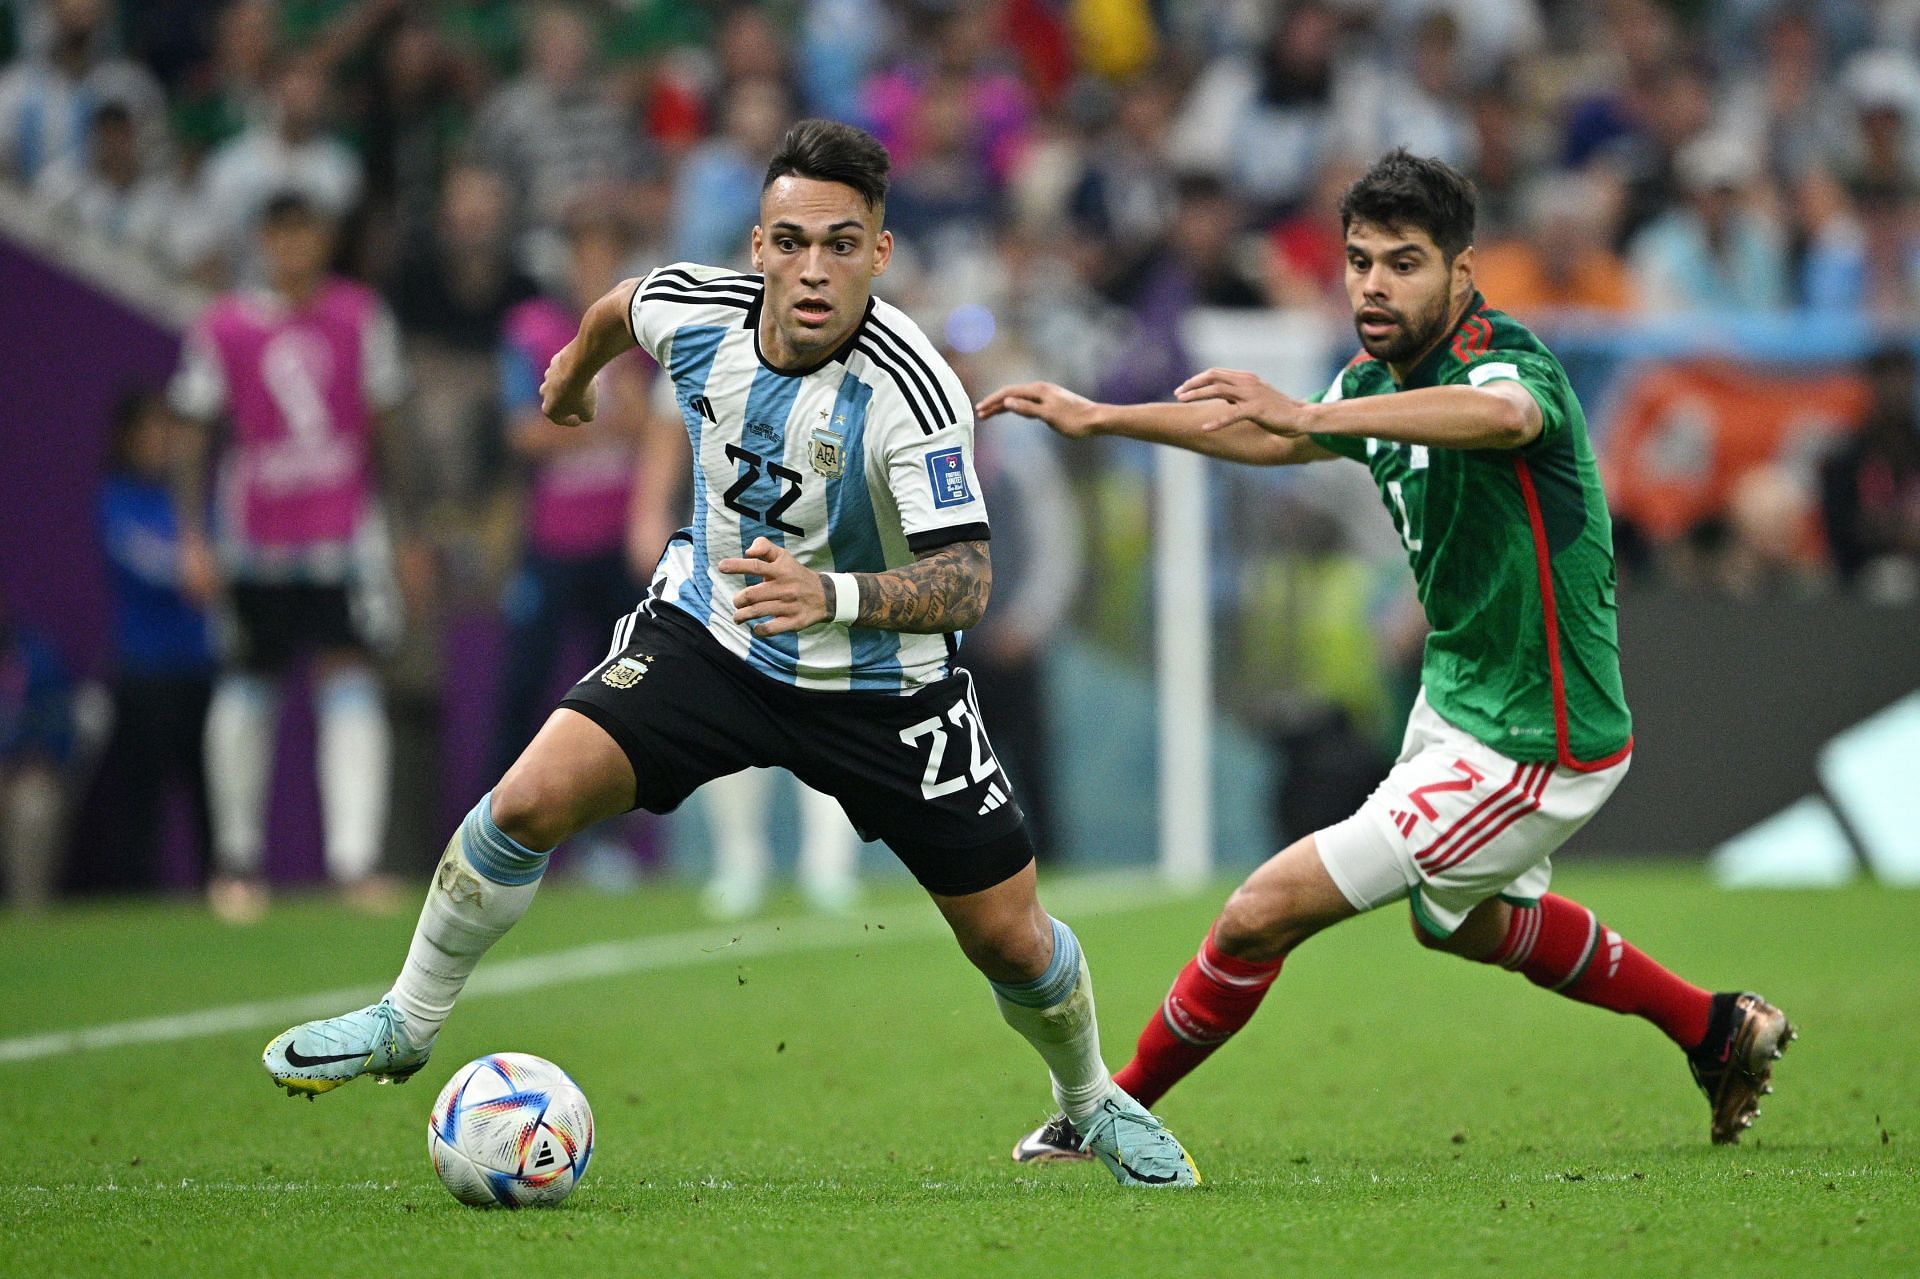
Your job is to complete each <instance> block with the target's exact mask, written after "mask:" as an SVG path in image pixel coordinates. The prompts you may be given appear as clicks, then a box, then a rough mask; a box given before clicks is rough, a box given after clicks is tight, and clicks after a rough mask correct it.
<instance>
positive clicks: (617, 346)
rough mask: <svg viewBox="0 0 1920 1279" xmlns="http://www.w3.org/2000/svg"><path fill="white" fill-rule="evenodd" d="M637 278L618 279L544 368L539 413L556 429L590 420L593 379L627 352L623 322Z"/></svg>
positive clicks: (627, 329)
mask: <svg viewBox="0 0 1920 1279" xmlns="http://www.w3.org/2000/svg"><path fill="white" fill-rule="evenodd" d="M639 287H640V281H639V279H638V278H635V279H631V280H622V281H621V282H620V283H618V284H616V285H614V286H613V288H612V289H610V290H608V291H607V294H606V296H605V297H602V298H601V299H600V300H599V301H598V302H595V303H594V304H593V305H592V306H590V307H588V308H587V313H586V315H585V316H584V317H582V319H581V321H580V331H579V332H578V333H576V334H574V335H573V341H571V342H569V343H567V344H566V345H565V346H563V347H561V348H560V349H559V351H557V352H556V353H555V354H554V357H553V359H552V360H550V361H549V362H548V363H547V376H546V378H545V380H543V381H542V382H541V383H540V411H541V412H542V413H544V414H546V415H547V419H548V420H549V421H551V422H554V423H556V424H558V425H560V426H579V425H580V424H581V423H583V422H591V421H593V413H594V408H595V404H596V401H597V398H598V397H597V396H596V395H595V393H594V384H593V379H594V378H595V376H597V375H598V374H599V372H600V370H601V369H603V368H605V367H606V366H607V364H608V363H609V362H610V361H612V360H613V359H614V358H615V357H616V356H619V355H623V354H625V353H626V352H628V351H631V350H632V349H633V348H634V347H636V346H638V345H639V343H637V342H635V341H634V338H633V328H632V326H631V325H630V324H629V323H628V321H627V314H628V309H629V308H630V307H632V305H633V293H634V290H635V289H637V288H639Z"/></svg>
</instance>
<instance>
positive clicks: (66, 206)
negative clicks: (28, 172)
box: [33, 101, 193, 272]
mask: <svg viewBox="0 0 1920 1279" xmlns="http://www.w3.org/2000/svg"><path fill="white" fill-rule="evenodd" d="M33 193H34V198H35V199H37V200H39V201H40V203H41V204H43V205H45V206H46V207H47V208H48V209H49V210H51V211H52V212H53V213H54V214H55V215H56V216H59V217H61V218H65V219H67V220H68V221H70V222H72V223H74V224H75V225H77V226H80V227H83V228H84V229H86V230H87V231H89V232H91V233H92V234H94V235H97V236H99V237H101V238H102V239H104V240H106V241H107V242H108V243H110V244H118V245H124V246H126V247H127V248H129V249H132V250H134V251H135V252H137V253H140V254H143V255H145V256H146V257H147V258H149V259H150V260H152V261H153V262H154V263H156V264H157V265H159V266H161V267H162V268H164V269H166V270H168V271H172V272H182V271H185V270H186V269H187V268H189V267H190V266H192V264H193V262H192V257H193V255H192V246H191V245H190V243H189V242H188V240H187V237H186V235H185V231H186V226H185V222H186V217H185V215H186V203H185V197H184V196H183V194H182V193H181V191H180V189H179V187H178V186H176V185H175V183H174V181H173V177H172V175H171V174H170V173H168V172H167V171H166V170H165V169H164V168H162V167H159V166H153V165H149V164H148V163H147V161H146V158H145V157H144V156H143V155H142V153H141V151H140V144H139V140H138V138H137V136H136V130H135V125H134V119H133V113H132V111H131V110H129V109H128V107H127V105H126V104H125V103H123V102H114V101H108V102H104V103H102V104H101V105H100V107H99V109H98V110H96V111H95V112H94V114H93V136H92V138H91V140H90V141H89V143H88V148H87V153H86V154H83V155H79V156H63V157H61V158H60V159H58V160H55V161H54V162H53V163H51V164H49V165H47V166H46V167H45V168H44V169H42V170H41V171H40V177H39V179H38V180H37V181H36V182H35V183H34V189H33Z"/></svg>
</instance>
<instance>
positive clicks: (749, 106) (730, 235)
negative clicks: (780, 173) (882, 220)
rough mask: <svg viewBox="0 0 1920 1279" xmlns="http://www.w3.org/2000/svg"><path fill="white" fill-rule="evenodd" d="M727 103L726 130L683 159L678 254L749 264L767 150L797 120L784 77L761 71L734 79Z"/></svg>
mask: <svg viewBox="0 0 1920 1279" xmlns="http://www.w3.org/2000/svg"><path fill="white" fill-rule="evenodd" d="M722 111H723V113H724V119H723V125H722V131H721V133H720V134H719V135H718V136H716V137H713V138H711V139H709V140H707V141H705V142H702V143H701V144H700V145H699V146H697V147H695V148H694V149H693V150H692V151H690V152H689V153H688V154H687V157H686V159H685V161H683V162H682V164H681V166H680V179H679V182H678V183H677V185H676V191H675V195H674V208H673V241H672V243H673V251H672V257H673V259H674V260H676V261H680V262H704V263H707V264H709V265H715V266H719V265H725V264H727V263H739V264H742V265H744V264H745V262H746V260H747V254H748V250H749V247H750V243H749V242H750V240H751V236H752V231H753V227H754V224H755V223H757V222H758V221H759V220H760V184H761V182H762V180H763V179H764V178H765V177H766V171H767V157H768V156H769V155H771V154H773V151H774V149H775V148H776V147H777V146H778V145H779V143H780V136H781V134H783V133H784V132H786V128H787V125H788V124H789V123H790V122H791V120H790V116H791V114H792V106H791V104H790V103H789V102H788V99H787V93H786V90H785V89H784V88H782V87H781V85H780V83H779V81H777V80H770V79H765V78H761V79H754V80H746V81H742V82H741V83H739V84H737V85H735V86H734V89H733V91H732V92H731V93H729V94H728V95H727V98H726V100H725V102H724V104H723V106H722ZM888 212H889V214H891V213H892V212H893V210H892V209H891V208H890V209H889V210H888ZM888 221H889V222H895V221H897V219H896V218H893V217H889V219H888Z"/></svg>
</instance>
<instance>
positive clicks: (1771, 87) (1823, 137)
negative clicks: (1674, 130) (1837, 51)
mask: <svg viewBox="0 0 1920 1279" xmlns="http://www.w3.org/2000/svg"><path fill="white" fill-rule="evenodd" d="M1831 68H1832V63H1831V60H1830V59H1829V57H1828V54H1827V49H1826V46H1825V42H1824V40H1823V38H1822V35H1821V31H1820V27H1819V24H1818V22H1817V21H1816V19H1815V18H1814V16H1813V15H1812V14H1811V13H1809V12H1807V11H1805V10H1803V9H1801V8H1800V7H1798V6H1792V5H1783V6H1781V7H1780V8H1779V9H1778V10H1777V11H1776V12H1775V13H1774V14H1773V15H1772V16H1771V18H1770V19H1769V20H1768V22H1767V24H1766V29H1765V56H1764V61H1763V62H1762V64H1761V65H1760V66H1759V67H1757V68H1755V69H1753V70H1751V71H1749V72H1747V73H1746V74H1744V75H1742V76H1738V77H1728V79H1729V80H1730V81H1731V83H1729V84H1727V85H1726V86H1725V90H1724V95H1723V97H1722V100H1721V104H1720V110H1719V116H1718V120H1717V122H1716V127H1715V132H1716V133H1723V134H1726V135H1727V136H1730V137H1733V138H1736V139H1738V140H1739V143H1740V145H1742V146H1743V147H1745V148H1746V149H1747V151H1748V152H1749V153H1751V154H1753V155H1756V156H1758V157H1760V162H1761V167H1762V168H1763V169H1764V171H1765V172H1766V173H1767V174H1768V175H1769V176H1771V177H1772V178H1773V179H1774V180H1776V181H1779V182H1784V183H1792V182H1797V181H1798V180H1800V179H1801V178H1804V177H1805V176H1806V175H1807V174H1808V173H1810V172H1812V171H1813V170H1814V169H1815V168H1817V167H1819V166H1820V165H1822V164H1825V163H1829V162H1830V161H1831V159H1832V158H1833V157H1835V156H1838V155H1843V154H1845V152H1846V150H1847V148H1848V147H1849V145H1850V144H1851V142H1852V140H1853V135H1854V125H1853V118H1852V113H1851V111H1850V110H1849V104H1848V103H1847V101H1846V98H1845V95H1844V94H1842V93H1841V91H1840V90H1839V88H1838V87H1837V86H1836V85H1835V83H1834V81H1833V78H1832V76H1831V74H1830V72H1831Z"/></svg>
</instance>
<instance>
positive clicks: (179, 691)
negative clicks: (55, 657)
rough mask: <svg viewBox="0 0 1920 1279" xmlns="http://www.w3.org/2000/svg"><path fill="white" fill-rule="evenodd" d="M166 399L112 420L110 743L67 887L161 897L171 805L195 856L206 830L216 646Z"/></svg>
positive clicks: (132, 400) (107, 542)
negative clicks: (184, 814) (186, 566)
mask: <svg viewBox="0 0 1920 1279" xmlns="http://www.w3.org/2000/svg"><path fill="white" fill-rule="evenodd" d="M175 434H176V433H175V429H174V426H173V419H172V416H171V415H170V414H169V413H168V412H167V407H166V402H165V400H164V399H163V398H162V397H161V396H159V395H156V394H153V393H151V392H145V391H136V392H132V393H130V394H128V395H126V396H125V397H123V398H122V400H121V402H120V404H119V406H118V407H117V409H116V410H115V412H114V422H113V434H112V436H111V439H110V442H109V445H108V457H107V476H106V481H105V483H104V484H102V486H101V489H100V499H99V505H98V508H97V510H98V518H99V527H100V542H101V546H102V548H103V549H104V550H105V551H106V556H107V567H108V572H109V574H110V577H111V581H112V586H113V631H112V634H113V641H114V656H113V665H114V678H113V736H112V738H111V739H110V740H109V742H108V744H107V749H106V754H105V756H104V758H103V759H102V761H101V765H100V769H99V772H98V773H97V775H96V777H95V779H94V785H93V793H94V794H96V795H98V796H100V797H102V799H103V800H104V801H105V802H103V803H100V804H88V805H87V810H88V817H87V818H83V821H82V824H83V826H91V827H94V828H96V829H92V830H90V831H86V832H83V833H84V834H86V835H87V836H88V837H86V838H83V839H80V840H79V841H77V842H76V845H75V850H74V865H73V866H72V867H71V868H70V873H69V879H70V881H71V882H72V883H73V885H74V886H75V887H77V888H80V889H82V890H85V891H96V892H97V891H110V892H126V891H133V890H146V889H152V888H155V887H157V886H158V883H159V872H160V860H161V858H160V854H161V841H162V839H163V837H164V836H165V834H166V831H165V826H166V815H167V799H168V797H169V796H170V795H173V794H179V795H181V796H182V798H184V799H185V800H186V802H187V804H188V806H189V809H190V811H191V814H192V820H193V825H194V828H195V832H196V835H197V836H198V838H197V839H196V840H195V843H196V846H197V847H198V848H200V849H206V848H208V847H210V846H211V841H210V837H209V831H208V826H207V799H206V763H205V754H204V749H205V748H204V743H205V737H206V722H207V706H208V703H209V702H210V701H211V699H212V696H213V674H214V658H213V640H212V636H211V633H210V631H209V629H208V625H207V618H206V615H205V613H203V612H202V611H201V610H200V608H199V607H198V606H197V605H195V604H194V603H193V602H192V601H191V600H189V599H188V598H187V596H186V594H185V592H184V590H183V585H182V581H181V563H180V527H179V522H178V520H177V519H176V518H175V514H174V509H173V501H172V496H171V494H170V493H169V491H168V481H169V479H170V477H171V475H172V470H173V460H174V459H173V453H174V450H175V446H176V439H175Z"/></svg>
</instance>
